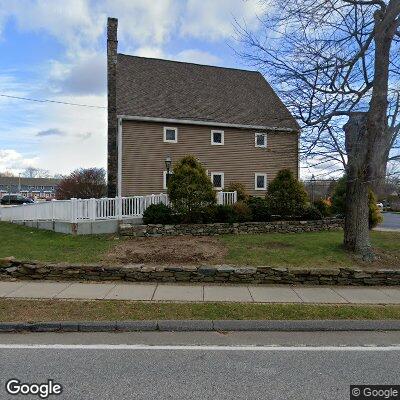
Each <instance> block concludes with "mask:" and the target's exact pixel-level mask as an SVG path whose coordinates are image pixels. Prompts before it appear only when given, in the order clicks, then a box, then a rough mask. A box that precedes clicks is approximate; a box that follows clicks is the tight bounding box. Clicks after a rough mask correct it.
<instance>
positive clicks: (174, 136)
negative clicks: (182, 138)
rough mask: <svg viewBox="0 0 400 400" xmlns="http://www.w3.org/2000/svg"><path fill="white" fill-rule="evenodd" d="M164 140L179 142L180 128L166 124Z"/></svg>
mask: <svg viewBox="0 0 400 400" xmlns="http://www.w3.org/2000/svg"><path fill="white" fill-rule="evenodd" d="M164 142H166V143H178V128H171V127H169V126H164Z"/></svg>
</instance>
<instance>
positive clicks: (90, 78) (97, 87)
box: [49, 53, 107, 95]
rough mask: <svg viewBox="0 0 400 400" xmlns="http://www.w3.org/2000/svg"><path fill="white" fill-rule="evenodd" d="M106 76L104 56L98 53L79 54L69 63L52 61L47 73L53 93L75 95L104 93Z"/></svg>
mask: <svg viewBox="0 0 400 400" xmlns="http://www.w3.org/2000/svg"><path fill="white" fill-rule="evenodd" d="M106 74H107V65H106V56H105V54H100V53H90V54H84V53H81V55H80V57H78V58H73V59H71V60H70V61H69V62H68V61H67V62H61V61H57V60H53V61H52V63H51V68H50V73H49V75H50V83H51V86H52V89H53V90H54V91H55V92H58V93H68V94H77V95H82V94H83V95H87V94H102V93H105V92H106V77H107V75H106Z"/></svg>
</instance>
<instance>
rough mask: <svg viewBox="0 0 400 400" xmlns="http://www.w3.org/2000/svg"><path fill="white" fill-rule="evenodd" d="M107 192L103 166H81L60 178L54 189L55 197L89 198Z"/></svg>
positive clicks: (62, 198)
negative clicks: (85, 167)
mask: <svg viewBox="0 0 400 400" xmlns="http://www.w3.org/2000/svg"><path fill="white" fill-rule="evenodd" d="M106 194H107V185H106V172H105V171H104V169H103V168H87V169H84V168H81V169H77V170H75V171H73V172H71V174H70V175H68V176H66V177H64V178H63V179H61V181H60V183H59V184H58V187H57V189H56V198H57V199H58V200H66V199H71V198H78V199H90V198H97V199H98V198H101V197H104V196H105V195H106Z"/></svg>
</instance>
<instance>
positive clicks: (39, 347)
mask: <svg viewBox="0 0 400 400" xmlns="http://www.w3.org/2000/svg"><path fill="white" fill-rule="evenodd" d="M2 349H26V350H173V351H182V350H183V351H196V350H197V351H198V350H200V351H264V352H274V351H314V352H317V351H320V352H321V351H385V352H387V351H400V345H397V344H396V345H392V346H372V345H369V346H217V345H210V346H207V345H199V346H196V345H182V346H179V345H154V346H153V345H146V344H0V350H2Z"/></svg>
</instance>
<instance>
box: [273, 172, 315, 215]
mask: <svg viewBox="0 0 400 400" xmlns="http://www.w3.org/2000/svg"><path fill="white" fill-rule="evenodd" d="M266 199H267V205H268V208H269V210H270V212H271V214H273V215H280V216H282V217H286V218H287V217H294V218H296V217H297V218H298V217H300V216H302V215H303V213H304V211H305V209H306V207H307V202H308V195H307V192H306V190H305V188H304V185H303V184H302V183H301V182H299V181H298V180H297V179H296V178H295V176H294V175H293V172H292V171H290V170H288V169H283V170H281V171H279V172H278V174H277V175H276V177H275V179H274V180H273V181H272V182H271V183H270V184H269V185H268V193H267V197H266Z"/></svg>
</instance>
